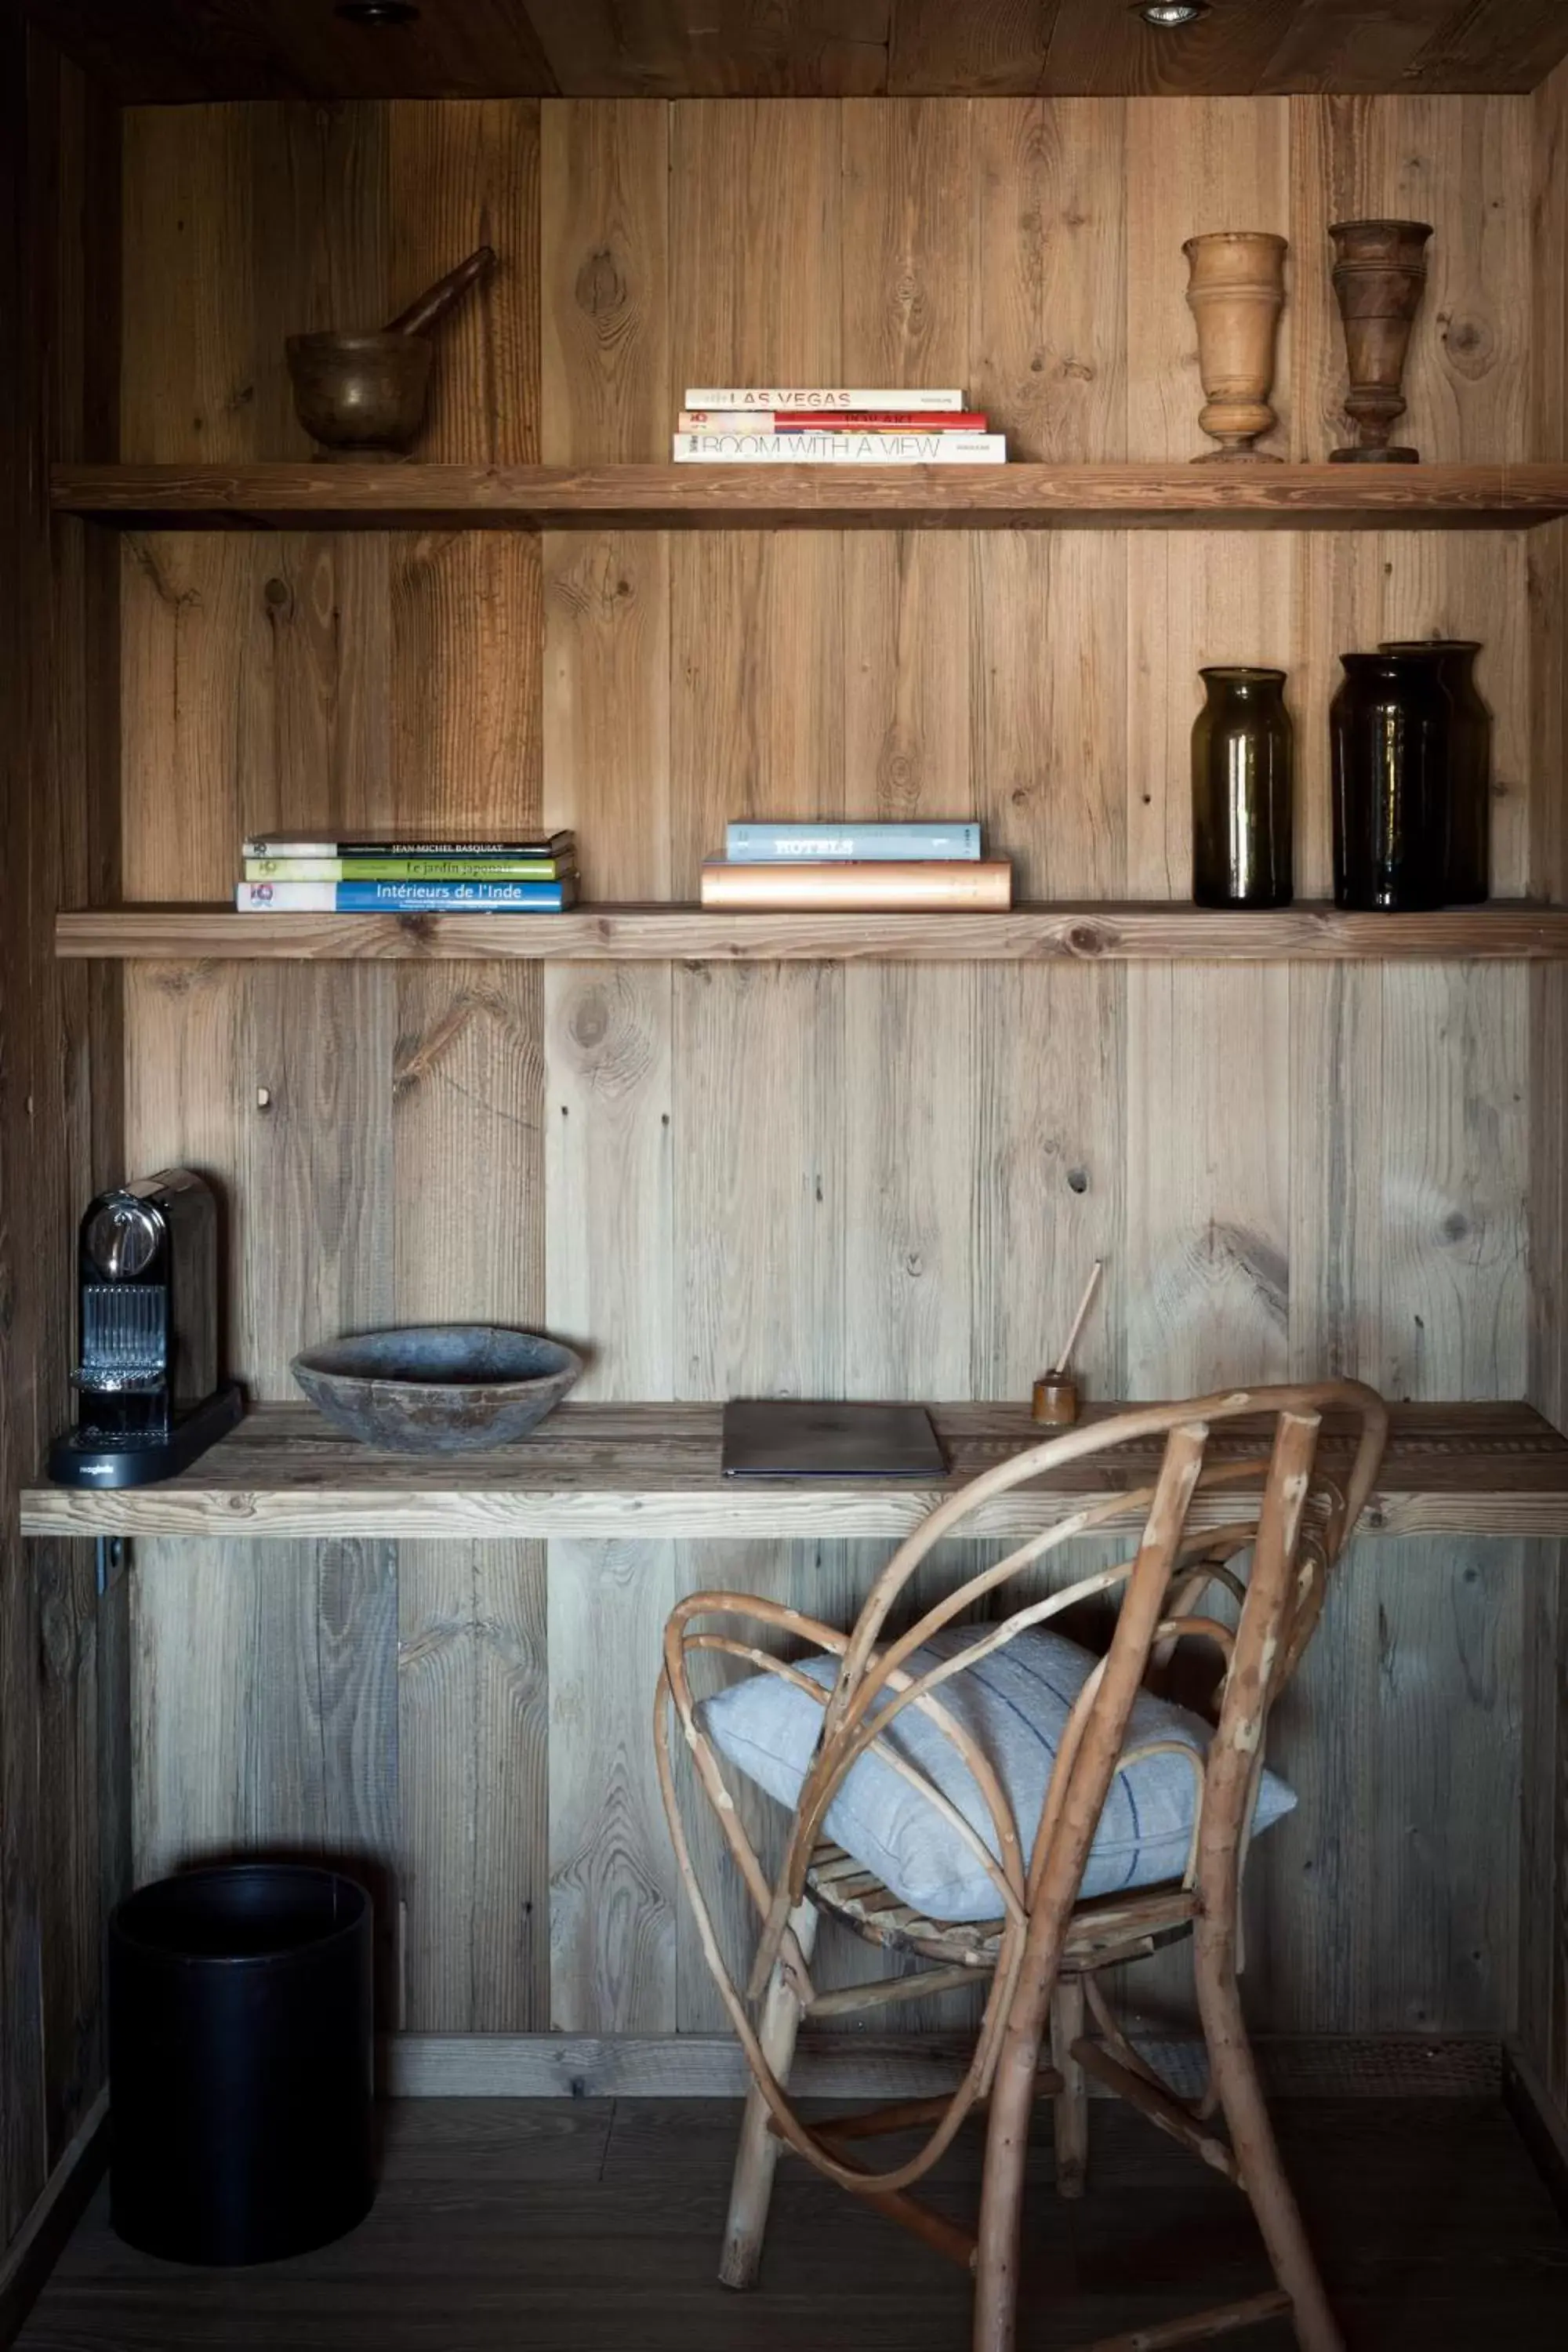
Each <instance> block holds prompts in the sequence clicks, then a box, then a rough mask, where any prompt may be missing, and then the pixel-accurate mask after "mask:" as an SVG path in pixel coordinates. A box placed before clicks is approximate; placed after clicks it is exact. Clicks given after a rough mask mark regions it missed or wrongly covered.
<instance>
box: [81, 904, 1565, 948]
mask: <svg viewBox="0 0 1568 2352" xmlns="http://www.w3.org/2000/svg"><path fill="white" fill-rule="evenodd" d="M55 948H56V952H57V953H58V954H59V955H62V956H72V957H82V956H86V957H109V958H142V959H146V958H151V959H152V960H153V961H159V962H179V961H188V960H196V961H245V962H257V961H259V962H267V963H271V962H328V963H330V962H351V961H360V960H362V959H364V960H368V961H420V960H424V961H458V962H489V961H508V960H510V961H528V962H551V963H609V962H639V963H658V962H676V963H687V962H690V963H790V962H806V963H856V962H864V963H872V962H876V963H1039V962H1048V961H1069V962H1080V963H1096V962H1100V963H1131V962H1151V963H1152V962H1167V961H1191V962H1197V963H1296V962H1302V963H1318V962H1350V961H1365V962H1371V961H1386V960H1390V959H1398V960H1401V961H1407V962H1408V961H1415V962H1423V963H1436V962H1452V961H1464V962H1475V961H1488V962H1499V961H1508V962H1521V961H1531V962H1543V961H1562V960H1563V959H1564V958H1568V907H1545V906H1539V905H1537V904H1535V903H1534V902H1533V901H1531V900H1527V899H1506V898H1504V899H1495V900H1493V901H1492V903H1491V904H1490V905H1489V906H1485V907H1455V908H1445V909H1444V910H1443V911H1442V912H1440V913H1437V914H1431V915H1347V914H1341V913H1340V912H1339V910H1338V909H1337V908H1333V907H1319V906H1297V907H1288V908H1282V909H1281V910H1280V911H1279V912H1277V913H1269V914H1247V913H1243V912H1239V911H1237V912H1228V913H1227V912H1216V911H1215V910H1214V909H1212V908H1206V907H1194V906H1190V905H1187V904H1186V903H1185V902H1184V901H1172V902H1170V903H1168V904H1167V903H1163V902H1161V903H1151V902H1148V901H1145V902H1144V903H1142V904H1141V905H1132V906H1104V905H1093V906H1064V907H1018V908H1015V909H1014V911H1013V912H1012V913H1011V914H1010V915H977V914H942V915H847V914H838V913H827V914H790V915H739V914H705V913H704V912H703V911H702V909H701V908H699V907H680V906H656V907H608V906H606V907H580V908H576V909H575V910H574V912H573V913H571V914H567V915H483V914H475V915H239V914H236V913H235V912H234V910H233V909H232V908H223V907H120V908H107V909H104V910H102V911H99V912H94V913H89V914H74V915H60V916H59V917H58V918H57V919H56V924H55Z"/></svg>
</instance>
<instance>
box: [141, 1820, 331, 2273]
mask: <svg viewBox="0 0 1568 2352" xmlns="http://www.w3.org/2000/svg"><path fill="white" fill-rule="evenodd" d="M373 2032H374V2016H373V2009H372V1972H371V1905H370V1897H369V1896H368V1895H366V1893H365V1892H364V1889H363V1887H362V1886H357V1885H355V1884H354V1882H353V1879H350V1878H343V1877H341V1876H339V1875H338V1874H337V1873H336V1872H335V1871H330V1870H313V1869H310V1868H308V1867H306V1866H304V1865H297V1864H289V1863H242V1864H234V1865H232V1866H227V1867H224V1868H221V1869H214V1870H197V1871H192V1872H190V1873H189V1874H187V1875H185V1876H184V1877H180V1878H165V1879H160V1880H159V1881H158V1882H157V1883H156V1884H155V1885H151V1886H143V1887H142V1888H141V1889H140V1891H139V1892H138V1893H137V1894H135V1895H132V1896H131V1897H130V1899H129V1900H128V1901H127V1902H124V1903H122V1904H121V1906H120V1907H119V1909H118V1910H117V1911H116V1912H115V1914H114V1916H113V1917H112V1919H111V1920H110V1926H109V2035H110V2059H109V2063H110V2218H111V2220H112V2221H113V2224H114V2227H115V2229H116V2230H117V2231H118V2232H119V2234H120V2235H121V2237H122V2238H123V2239H124V2240H125V2241H126V2242H127V2243H128V2244H130V2245H132V2246H136V2247H139V2248H140V2249H141V2250H142V2252H144V2253H149V2254H162V2255H163V2256H164V2257H165V2259H166V2260H168V2261H170V2262H176V2263H264V2262H272V2261H275V2260H277V2259H278V2258H279V2256H281V2255H284V2254H301V2253H305V2252H308V2251H309V2250H310V2247H312V2246H321V2245H325V2244H326V2243H327V2242H328V2241H329V2240H330V2239H332V2238H338V2237H342V2234H343V2232H344V2231H346V2230H352V2229H353V2226H354V2224H355V2222H356V2221H363V2218H364V2216H365V2214H366V2213H367V2212H368V2211H369V2210H370V2207H371V2203H372V2200H373V2199H374V2194H375V2183H374V2175H373V2171H372V2141H373V2126H374V2106H373V2099H374V2076H373V2069H374V2040H373Z"/></svg>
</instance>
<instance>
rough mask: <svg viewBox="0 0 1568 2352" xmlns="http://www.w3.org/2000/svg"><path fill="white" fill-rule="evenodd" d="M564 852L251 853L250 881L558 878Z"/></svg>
mask: <svg viewBox="0 0 1568 2352" xmlns="http://www.w3.org/2000/svg"><path fill="white" fill-rule="evenodd" d="M576 868H577V861H576V859H575V857H574V856H570V855H568V856H564V857H247V859H246V861H245V878H246V880H247V882H559V881H560V880H562V878H563V877H564V876H565V875H568V874H574V873H575V871H576Z"/></svg>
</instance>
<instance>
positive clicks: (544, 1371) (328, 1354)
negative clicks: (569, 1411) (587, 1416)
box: [289, 1323, 583, 1454]
mask: <svg viewBox="0 0 1568 2352" xmlns="http://www.w3.org/2000/svg"><path fill="white" fill-rule="evenodd" d="M289 1370H291V1371H292V1373H293V1375H294V1378H295V1379H296V1380H297V1381H299V1383H300V1387H301V1388H302V1389H303V1390H304V1391H305V1394H306V1395H307V1396H308V1397H309V1398H310V1402H311V1403H312V1404H313V1405H314V1406H315V1407H316V1409H317V1410H318V1412H324V1413H325V1414H326V1416H327V1419H328V1420H329V1421H330V1422H331V1423H332V1424H333V1426H334V1427H335V1428H337V1429H341V1430H342V1433H343V1434H344V1436H345V1437H354V1438H359V1439H361V1440H362V1441H363V1444H366V1445H384V1446H386V1447H387V1448H388V1449H389V1450H390V1451H391V1452H393V1453H394V1454H462V1453H468V1452H475V1451H478V1450H479V1448H480V1447H482V1446H489V1445H510V1444H512V1443H513V1442H514V1441H515V1440H516V1439H518V1438H520V1437H526V1436H527V1434H528V1433H529V1431H530V1430H531V1429H534V1428H536V1427H537V1426H538V1424H539V1423H541V1422H542V1420H543V1419H544V1416H545V1414H546V1413H547V1412H552V1410H553V1409H554V1407H555V1406H556V1405H558V1404H559V1403H560V1402H561V1400H562V1398H563V1396H564V1395H565V1394H566V1392H567V1391H568V1390H569V1389H570V1388H572V1387H573V1385H574V1382H575V1381H577V1380H578V1378H579V1377H580V1375H581V1373H582V1370H583V1359H582V1358H581V1356H579V1355H577V1354H576V1353H575V1352H574V1350H573V1349H570V1348H566V1347H563V1346H562V1344H561V1342H560V1340H559V1339H545V1338H543V1337H542V1334H541V1333H539V1332H536V1331H514V1330H511V1329H510V1328H506V1327H504V1326H501V1325H498V1324H494V1323H427V1324H418V1325H416V1326H414V1327H413V1328H409V1329H405V1330H400V1331H364V1332H362V1333H360V1334H358V1335H357V1336H356V1337H354V1338H352V1339H333V1340H331V1341H329V1343H328V1344H327V1345H326V1346H325V1347H322V1348H308V1349H306V1351H305V1353H304V1354H303V1355H302V1356H296V1357H295V1359H294V1361H293V1363H292V1364H291V1365H290V1366H289Z"/></svg>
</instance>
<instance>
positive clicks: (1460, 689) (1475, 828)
mask: <svg viewBox="0 0 1568 2352" xmlns="http://www.w3.org/2000/svg"><path fill="white" fill-rule="evenodd" d="M1480 650H1481V648H1480V644H1479V640H1478V639H1477V638H1474V637H1423V638H1419V639H1416V638H1411V639H1408V640H1400V641H1395V640H1392V639H1391V640H1388V641H1386V642H1385V643H1384V646H1383V647H1382V651H1383V652H1384V653H1385V654H1427V655H1430V656H1433V657H1434V658H1435V659H1436V664H1437V675H1438V677H1439V678H1440V679H1441V681H1442V683H1443V686H1444V687H1445V688H1446V689H1447V696H1448V704H1449V710H1448V840H1447V856H1446V860H1445V870H1444V882H1443V899H1444V903H1445V905H1447V906H1449V907H1479V906H1480V905H1481V904H1482V903H1483V902H1484V901H1485V900H1486V899H1487V898H1489V897H1490V896H1491V794H1492V714H1491V710H1490V708H1489V705H1488V703H1487V701H1486V699H1485V698H1484V697H1483V695H1482V693H1481V690H1480V688H1479V686H1478V685H1477V684H1476V656H1477V655H1478V654H1479V652H1480Z"/></svg>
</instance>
